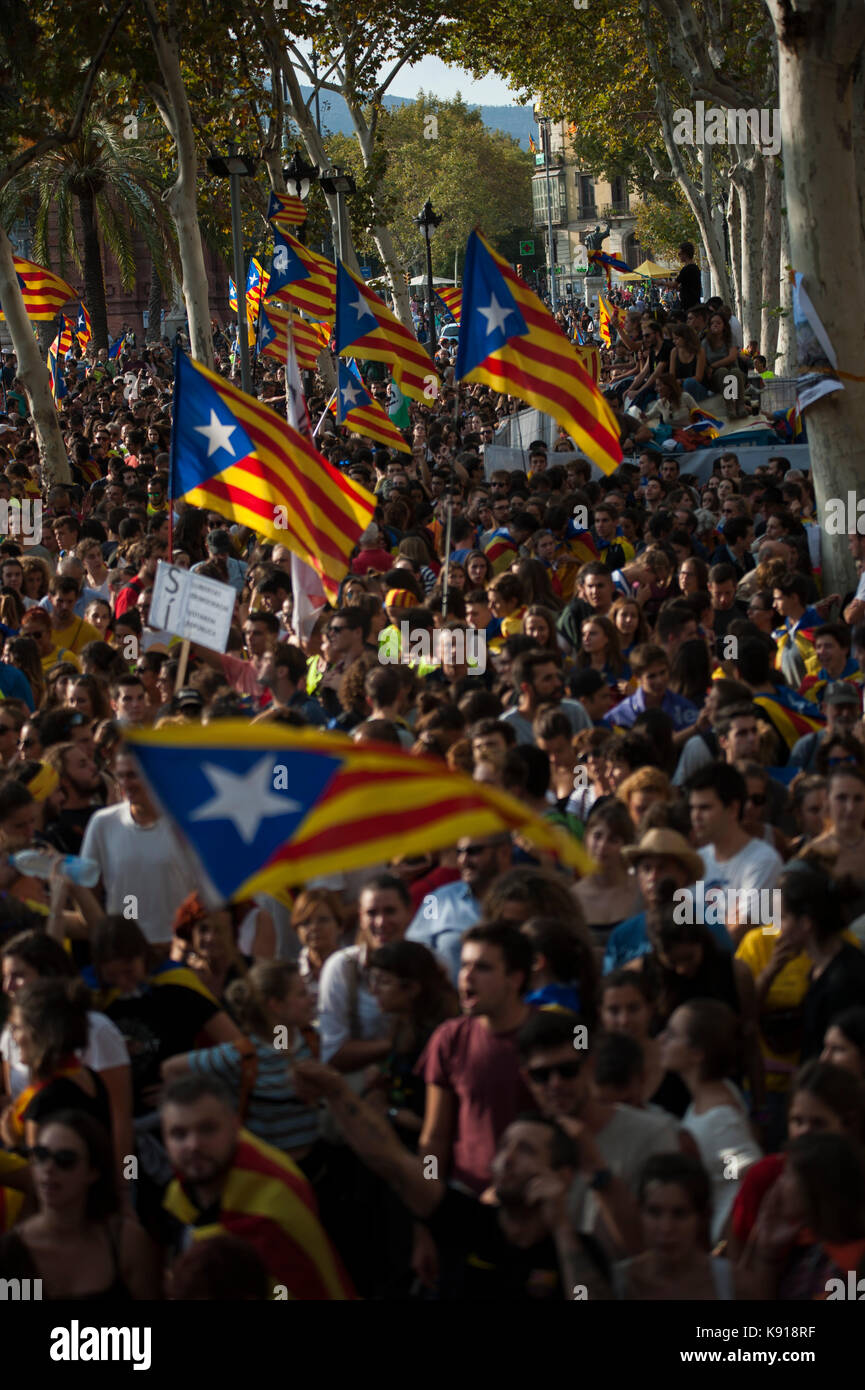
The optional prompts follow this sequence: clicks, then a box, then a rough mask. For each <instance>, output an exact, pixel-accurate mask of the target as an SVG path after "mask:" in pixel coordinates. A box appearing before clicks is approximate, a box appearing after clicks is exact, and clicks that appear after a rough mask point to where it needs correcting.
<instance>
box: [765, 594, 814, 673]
mask: <svg viewBox="0 0 865 1390" xmlns="http://www.w3.org/2000/svg"><path fill="white" fill-rule="evenodd" d="M807 598H808V584H807V581H806V579H805V576H804V575H803V574H797V573H796V572H795V570H788V571H787V573H786V574H782V575H781V576H780V577H779V578H778V579H776V580H775V583H774V584H773V586H772V602H773V604H774V605H775V612H776V613H777V614H778V617H779V618H781V619H782V620H783V621H782V623H781V626H780V627H778V628H776V629H775V631H774V632H773V633H772V636H773V637H774V639H775V641H776V643H777V644H778V657H777V662H776V664H777V666H778V669H779V671H783V672H784V675H785V676H786V677H787V679H788V680H789V681H790V682H791V683H792V684H794V685H795V686H797V687H798V686H799V685H801V683H802V681H803V680H804V679H805V675H806V672H807V670H808V668H809V666H814V665H816V657H817V653H816V652H815V650H814V637H815V634H816V632H817V629H818V628H820V627H822V625H823V619H822V618H821V616H820V614H819V612H818V610H817V609H816V608H814V607H812V606H809V605H808V603H807Z"/></svg>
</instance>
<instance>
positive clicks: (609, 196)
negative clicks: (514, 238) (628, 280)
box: [532, 121, 648, 295]
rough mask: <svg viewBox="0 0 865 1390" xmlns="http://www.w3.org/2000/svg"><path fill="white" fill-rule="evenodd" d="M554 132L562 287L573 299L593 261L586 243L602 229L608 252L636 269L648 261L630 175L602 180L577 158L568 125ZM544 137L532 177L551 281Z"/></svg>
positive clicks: (552, 168) (542, 263) (542, 260)
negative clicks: (583, 271)
mask: <svg viewBox="0 0 865 1390" xmlns="http://www.w3.org/2000/svg"><path fill="white" fill-rule="evenodd" d="M549 133H550V136H549V138H550V158H549V195H550V196H549V203H550V205H551V206H552V224H553V247H554V260H555V264H556V267H557V272H556V283H557V287H558V288H559V293H560V295H567V293H568V287H569V286H570V287H571V289H572V292H573V293H574V294H575V295H580V294H581V293H582V290H581V288H580V285H581V280H582V278H583V277H581V276H580V275H579V274H577V273H576V272H577V271H578V270H579V269H580V268H585V266H586V264H587V262H588V251H587V249H586V244H585V240H584V238H585V236H586V235H587V233H590V232H592V231H594V229H595V227H597V226H598V225H600V227H601V230H604V228H605V227H606V225H607V223H608V222H609V224H610V234H609V236H608V237H607V238H606V240H605V241H604V243H603V249H604V251H609V252H610V253H611V254H612V255H615V256H618V257H620V258H621V259H622V260H623V261H625V262H627V264H628V265H629V266H630V267H631V269H632V270H633V269H634V268H635V267H636V266H637V265H639V264H640V262H641V261H642V260H644V259H645V257H646V255H647V254H648V253H647V249H646V248H645V247H643V246H641V245H640V243H639V242H638V241H637V238H636V236H635V234H634V229H635V226H636V219H635V216H634V207H635V205H636V203H637V202H638V201H639V200H638V198H637V197H636V196H635V195H634V194H633V193H631V192H630V191H629V189H628V181H627V178H626V177H625V176H624V175H618V176H616V177H614V178H613V179H612V180H611V181H606V180H604V179H599V178H596V177H595V175H594V174H593V173H592V172H591V170H589V169H586V168H585V167H584V166H583V165H582V164H580V162H579V161H578V160H577V158H576V156H575V155H574V149H573V144H574V142H573V135H572V133H571V131H570V130H569V128H568V125H567V124H566V123H565V122H564V121H560V122H556V121H551V122H550V124H549ZM540 135H541V138H540V139H539V141H538V152H537V153H536V155H535V172H534V174H533V176H532V211H533V220H534V225H535V228H536V230H537V233H538V239H537V241H536V244H535V250H536V258H535V266H536V267H538V268H539V269H540V268H541V267H543V271H542V278H543V280H544V281H545V280H546V246H547V236H546V233H547V219H548V198H547V170H546V159H545V154H544V146H543V135H544V127H543V126H541V127H540Z"/></svg>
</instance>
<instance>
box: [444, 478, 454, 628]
mask: <svg viewBox="0 0 865 1390" xmlns="http://www.w3.org/2000/svg"><path fill="white" fill-rule="evenodd" d="M453 519H454V504H453V499H452V498H451V497H449V498H448V519H447V522H446V524H445V577H444V580H443V582H442V618H446V617H447V615H448V580H449V579H450V568H451V530H452V529H453Z"/></svg>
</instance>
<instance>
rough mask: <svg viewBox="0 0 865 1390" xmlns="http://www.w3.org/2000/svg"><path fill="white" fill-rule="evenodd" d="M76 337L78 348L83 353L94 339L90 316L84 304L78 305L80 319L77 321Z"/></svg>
mask: <svg viewBox="0 0 865 1390" xmlns="http://www.w3.org/2000/svg"><path fill="white" fill-rule="evenodd" d="M75 336H76V338H77V339H78V346H79V347H80V348H81V351H82V352H83V351H84V349H85V348H86V346H87V344H88V343H89V342H90V339H91V338H92V337H93V330H92V328H91V326H90V315H89V314H88V312H87V309H86V307H85V305H84V303H83V302H82V303H79V305H78V317H77V319H76V320H75Z"/></svg>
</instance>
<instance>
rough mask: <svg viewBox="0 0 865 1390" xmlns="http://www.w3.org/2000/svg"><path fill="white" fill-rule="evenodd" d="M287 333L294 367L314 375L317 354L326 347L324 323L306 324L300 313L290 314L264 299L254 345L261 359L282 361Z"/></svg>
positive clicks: (275, 303)
mask: <svg viewBox="0 0 865 1390" xmlns="http://www.w3.org/2000/svg"><path fill="white" fill-rule="evenodd" d="M289 331H290V332H291V336H292V338H293V339H294V351H295V354H296V356H297V363H298V366H299V367H302V368H303V369H304V370H305V371H308V372H314V371H315V369H316V367H317V366H318V355H319V353H320V352H321V350H322V348H323V347H327V344H328V339H329V337H330V329H329V328H328V327H327V325H326V324H319V323H307V321H306V319H302V318H301V317H300V314H298V313H293V312H292V310H291V308H290V306H289V305H287V304H280V303H279V301H278V300H275V299H266V300H265V302H264V308H263V309H262V311H261V316H260V318H259V324H258V346H259V348H260V349H261V353H262V356H264V357H275V358H277V360H278V361H280V362H285V359H286V356H287V354H288V335H289Z"/></svg>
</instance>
